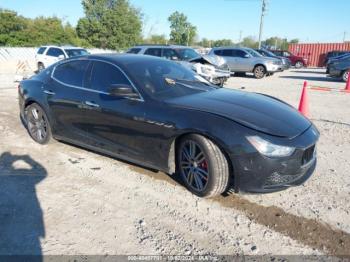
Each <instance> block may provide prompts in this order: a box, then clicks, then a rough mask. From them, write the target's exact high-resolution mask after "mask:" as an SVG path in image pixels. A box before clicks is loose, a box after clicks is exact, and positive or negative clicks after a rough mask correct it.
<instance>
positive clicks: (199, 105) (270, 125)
mask: <svg viewBox="0 0 350 262" xmlns="http://www.w3.org/2000/svg"><path fill="white" fill-rule="evenodd" d="M166 102H167V103H169V104H170V105H173V106H177V107H181V108H188V109H192V110H199V111H203V112H208V113H212V114H216V115H219V116H222V117H225V118H228V119H230V120H232V121H235V122H237V123H239V124H241V125H244V126H246V127H249V128H251V129H254V130H257V131H260V132H263V133H265V134H269V135H273V136H278V137H287V138H294V137H296V136H298V135H300V134H301V133H303V132H304V131H305V130H306V129H308V128H309V127H310V126H311V122H310V121H309V120H307V119H306V118H305V117H303V116H302V115H301V114H300V113H299V112H298V111H297V110H295V109H294V108H293V107H291V106H290V105H288V104H286V103H284V102H282V101H280V100H278V99H276V98H272V97H269V96H265V95H262V94H256V93H249V92H243V91H236V90H230V89H226V88H221V89H217V90H214V91H209V92H203V93H199V94H195V95H189V96H183V97H179V98H173V99H169V100H167V101H166Z"/></svg>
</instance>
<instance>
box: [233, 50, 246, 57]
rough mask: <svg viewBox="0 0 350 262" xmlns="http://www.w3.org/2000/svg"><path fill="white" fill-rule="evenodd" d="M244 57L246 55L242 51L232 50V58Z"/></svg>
mask: <svg viewBox="0 0 350 262" xmlns="http://www.w3.org/2000/svg"><path fill="white" fill-rule="evenodd" d="M246 55H247V53H246V52H244V51H242V50H234V57H241V58H244V57H245V56H246Z"/></svg>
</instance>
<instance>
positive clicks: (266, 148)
mask: <svg viewBox="0 0 350 262" xmlns="http://www.w3.org/2000/svg"><path fill="white" fill-rule="evenodd" d="M247 139H248V141H249V142H250V143H251V144H252V145H253V146H254V147H255V148H256V150H258V151H259V152H260V153H261V154H263V155H265V156H268V157H284V156H290V155H291V154H293V152H294V150H295V148H294V147H289V146H280V145H275V144H272V143H271V142H269V141H267V140H265V139H262V138H261V137H259V136H248V137H247Z"/></svg>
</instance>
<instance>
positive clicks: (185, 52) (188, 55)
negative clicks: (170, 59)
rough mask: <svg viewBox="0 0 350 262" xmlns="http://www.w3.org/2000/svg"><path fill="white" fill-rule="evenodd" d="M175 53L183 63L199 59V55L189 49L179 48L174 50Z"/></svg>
mask: <svg viewBox="0 0 350 262" xmlns="http://www.w3.org/2000/svg"><path fill="white" fill-rule="evenodd" d="M176 52H177V53H178V55H179V57H180V60H184V61H189V60H192V59H195V58H198V57H200V55H199V54H198V53H197V52H196V51H194V50H193V49H191V48H179V49H176Z"/></svg>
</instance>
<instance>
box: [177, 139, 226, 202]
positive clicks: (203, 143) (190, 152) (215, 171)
mask: <svg viewBox="0 0 350 262" xmlns="http://www.w3.org/2000/svg"><path fill="white" fill-rule="evenodd" d="M176 166H177V171H178V172H179V173H180V175H181V178H182V180H183V182H184V185H185V186H186V188H187V189H188V190H189V191H190V192H192V193H193V194H195V195H197V196H199V197H207V198H209V197H214V196H217V195H220V194H222V193H224V192H225V190H226V189H227V186H228V183H229V176H230V171H229V165H228V162H227V159H226V157H225V155H224V154H223V153H222V151H221V150H220V148H219V147H218V146H217V145H215V144H214V143H213V142H212V141H211V140H209V139H207V138H205V137H203V136H200V135H196V134H192V135H188V136H186V137H184V138H183V139H181V141H180V142H179V144H178V146H177V158H176Z"/></svg>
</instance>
